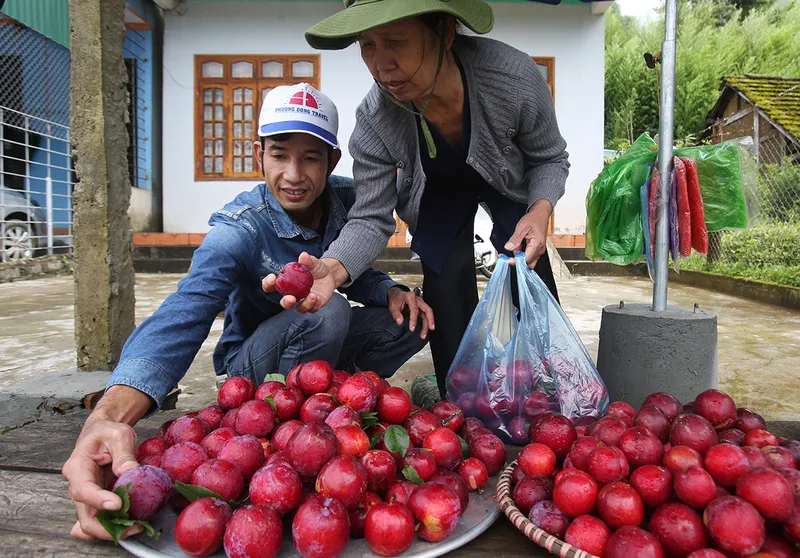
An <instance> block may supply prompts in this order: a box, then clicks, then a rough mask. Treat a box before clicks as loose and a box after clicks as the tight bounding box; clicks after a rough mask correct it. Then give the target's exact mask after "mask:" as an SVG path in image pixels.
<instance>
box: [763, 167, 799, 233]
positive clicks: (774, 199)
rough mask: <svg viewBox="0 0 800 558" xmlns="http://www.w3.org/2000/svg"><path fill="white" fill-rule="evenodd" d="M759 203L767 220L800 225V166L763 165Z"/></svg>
mask: <svg viewBox="0 0 800 558" xmlns="http://www.w3.org/2000/svg"><path fill="white" fill-rule="evenodd" d="M758 201H759V204H760V205H761V212H762V214H763V216H764V217H766V218H767V219H769V220H774V221H783V222H795V223H800V165H798V164H791V163H790V162H789V161H786V162H784V164H782V165H762V167H761V175H760V176H759V180H758Z"/></svg>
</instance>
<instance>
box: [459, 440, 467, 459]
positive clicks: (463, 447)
mask: <svg viewBox="0 0 800 558" xmlns="http://www.w3.org/2000/svg"><path fill="white" fill-rule="evenodd" d="M458 441H459V442H461V457H463V458H464V459H467V458H468V457H469V444H468V443H467V441H466V440H465V439H464V438H462V437H461V436H459V437H458Z"/></svg>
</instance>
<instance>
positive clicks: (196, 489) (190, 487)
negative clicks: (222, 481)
mask: <svg viewBox="0 0 800 558" xmlns="http://www.w3.org/2000/svg"><path fill="white" fill-rule="evenodd" d="M175 490H176V491H177V492H178V493H179V494H180V495H181V496H183V497H184V498H186V499H187V500H189V501H190V502H194V501H195V500H198V499H200V498H216V499H217V500H222V501H223V502H225V501H226V500H225V498H223V497H222V496H220V495H219V494H217V493H216V492H214V491H213V490H209V489H208V488H206V487H204V486H197V485H196V484H186V483H183V482H177V481H176V482H175Z"/></svg>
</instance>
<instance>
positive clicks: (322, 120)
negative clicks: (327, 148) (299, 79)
mask: <svg viewBox="0 0 800 558" xmlns="http://www.w3.org/2000/svg"><path fill="white" fill-rule="evenodd" d="M338 132H339V111H337V110H336V105H334V104H333V101H331V100H330V98H329V97H328V96H327V95H325V94H324V93H322V92H321V91H319V90H317V89H315V88H313V87H312V86H310V85H309V84H307V83H298V84H297V85H281V86H279V87H276V88H275V89H273V90H272V91H270V92H269V93H267V95H266V97H264V103H263V104H262V105H261V114H260V115H259V117H258V135H259V136H262V137H265V136H274V135H277V134H291V133H303V134H311V135H312V136H316V137H318V138H319V139H321V140H322V141H324V142H325V143H327V144H329V145H331V146H332V147H336V148H338V147H339V140H337V139H336V135H337V133H338Z"/></svg>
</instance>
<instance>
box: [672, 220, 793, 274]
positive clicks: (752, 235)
mask: <svg viewBox="0 0 800 558" xmlns="http://www.w3.org/2000/svg"><path fill="white" fill-rule="evenodd" d="M681 269H687V270H691V271H703V272H706V273H714V274H717V275H725V276H727V277H735V278H737V279H749V280H753V281H762V282H766V283H773V284H777V285H784V286H789V287H800V222H793V223H780V222H773V223H765V224H762V225H757V226H755V227H753V228H751V229H747V230H744V231H726V232H723V233H722V235H721V236H720V255H719V259H718V260H717V261H716V262H714V263H713V264H711V265H709V264H708V262H706V258H705V256H701V255H699V254H693V255H692V256H691V257H689V258H686V259H684V260H681Z"/></svg>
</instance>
